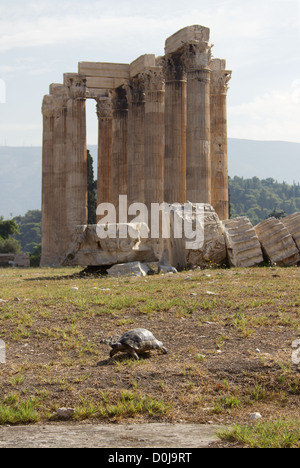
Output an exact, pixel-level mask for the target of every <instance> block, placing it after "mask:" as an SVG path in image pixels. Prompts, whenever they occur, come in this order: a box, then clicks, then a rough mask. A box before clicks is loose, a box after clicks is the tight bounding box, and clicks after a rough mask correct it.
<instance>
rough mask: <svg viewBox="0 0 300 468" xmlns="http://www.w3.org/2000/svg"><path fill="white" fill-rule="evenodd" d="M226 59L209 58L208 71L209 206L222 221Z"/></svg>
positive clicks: (224, 215)
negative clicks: (210, 171)
mask: <svg viewBox="0 0 300 468" xmlns="http://www.w3.org/2000/svg"><path fill="white" fill-rule="evenodd" d="M225 67H226V62H225V60H220V59H214V60H212V74H211V106H210V107H211V163H212V174H211V180H212V205H213V207H214V209H215V211H216V213H217V214H218V216H219V218H220V219H221V220H226V219H228V218H229V193H228V190H229V189H228V151H227V102H226V101H227V90H228V81H229V80H230V78H231V72H230V71H228V70H225Z"/></svg>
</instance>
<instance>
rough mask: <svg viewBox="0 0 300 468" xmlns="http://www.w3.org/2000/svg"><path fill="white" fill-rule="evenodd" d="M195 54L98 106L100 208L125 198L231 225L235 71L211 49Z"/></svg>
mask: <svg viewBox="0 0 300 468" xmlns="http://www.w3.org/2000/svg"><path fill="white" fill-rule="evenodd" d="M191 54H192V55H190V57H189V59H187V53H186V52H185V56H183V53H181V54H174V55H173V56H169V57H165V59H164V66H163V68H162V69H161V71H157V72H156V73H154V72H152V73H149V74H141V75H140V76H138V77H135V78H134V79H133V80H131V81H130V82H129V83H128V84H127V85H126V86H124V87H122V88H120V89H118V90H114V91H112V92H111V93H110V97H106V98H102V99H100V100H98V105H97V109H98V112H97V113H98V118H99V143H98V151H99V154H98V204H100V203H102V202H111V203H113V204H114V205H115V206H118V196H119V194H127V195H128V201H129V202H130V203H132V202H144V203H146V204H147V205H149V206H150V204H151V203H156V202H159V203H161V202H162V201H165V202H167V203H176V202H178V203H185V202H186V201H187V200H189V201H191V202H193V203H197V202H198V203H210V204H212V205H213V206H214V208H215V209H216V211H217V212H218V214H219V216H220V218H221V219H227V218H228V208H229V207H228V157H227V115H226V114H227V103H226V96H227V89H228V81H229V79H230V72H228V71H227V70H225V61H224V60H219V59H215V60H212V61H211V60H210V51H209V50H208V51H207V50H206V51H203V50H202V51H200V52H199V51H197V50H196V47H194V48H193V50H192V52H191ZM204 54H205V55H206V63H205V64H203V62H205V60H203V55H204ZM197 61H198V62H200V63H202V65H201V67H200V66H199V64H198V65H197Z"/></svg>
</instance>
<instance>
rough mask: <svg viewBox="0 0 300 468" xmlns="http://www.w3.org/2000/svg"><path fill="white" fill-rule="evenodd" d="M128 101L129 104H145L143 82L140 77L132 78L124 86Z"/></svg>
mask: <svg viewBox="0 0 300 468" xmlns="http://www.w3.org/2000/svg"><path fill="white" fill-rule="evenodd" d="M126 92H127V97H128V101H129V102H130V103H135V104H137V103H142V102H145V80H144V77H143V76H142V75H138V76H136V77H135V78H132V79H131V80H130V81H129V83H128V85H127V86H126Z"/></svg>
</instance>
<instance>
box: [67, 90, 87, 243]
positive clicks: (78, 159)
mask: <svg viewBox="0 0 300 468" xmlns="http://www.w3.org/2000/svg"><path fill="white" fill-rule="evenodd" d="M66 143H67V147H66V196H67V197H66V225H67V236H68V239H69V242H71V240H72V237H73V234H74V231H75V227H76V226H78V225H82V224H86V223H87V148H86V116H85V99H83V98H77V99H69V101H68V104H67V142H66Z"/></svg>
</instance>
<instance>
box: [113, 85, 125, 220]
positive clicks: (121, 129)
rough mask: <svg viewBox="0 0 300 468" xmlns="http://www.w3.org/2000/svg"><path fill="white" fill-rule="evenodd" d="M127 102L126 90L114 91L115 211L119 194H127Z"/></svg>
mask: <svg viewBox="0 0 300 468" xmlns="http://www.w3.org/2000/svg"><path fill="white" fill-rule="evenodd" d="M127 133H128V102H127V95H126V90H125V89H124V88H123V87H121V88H118V89H116V90H115V91H114V97H113V124H112V203H113V204H114V206H115V208H116V210H117V213H118V209H119V195H126V194H127Z"/></svg>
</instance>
